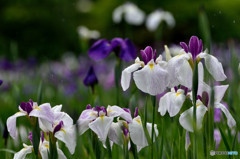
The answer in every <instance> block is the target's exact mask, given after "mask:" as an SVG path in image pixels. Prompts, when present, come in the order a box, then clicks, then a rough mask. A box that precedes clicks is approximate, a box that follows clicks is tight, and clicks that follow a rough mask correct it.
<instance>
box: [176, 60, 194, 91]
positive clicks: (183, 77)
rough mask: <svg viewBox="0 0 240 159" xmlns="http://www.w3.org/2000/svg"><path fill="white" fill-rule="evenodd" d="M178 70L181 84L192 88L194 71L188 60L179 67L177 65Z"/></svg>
mask: <svg viewBox="0 0 240 159" xmlns="http://www.w3.org/2000/svg"><path fill="white" fill-rule="evenodd" d="M176 72H177V79H178V81H179V84H181V85H183V86H185V87H187V88H189V89H191V88H192V76H193V71H192V68H191V66H190V64H189V63H188V61H187V60H185V61H184V62H183V63H182V64H181V65H180V66H179V67H177V68H176Z"/></svg>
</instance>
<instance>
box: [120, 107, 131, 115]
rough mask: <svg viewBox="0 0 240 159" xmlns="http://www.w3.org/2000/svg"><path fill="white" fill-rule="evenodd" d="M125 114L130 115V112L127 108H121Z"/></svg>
mask: <svg viewBox="0 0 240 159" xmlns="http://www.w3.org/2000/svg"><path fill="white" fill-rule="evenodd" d="M122 109H123V110H124V111H125V112H128V113H129V114H131V111H130V109H128V108H122Z"/></svg>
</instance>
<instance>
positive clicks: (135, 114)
mask: <svg viewBox="0 0 240 159" xmlns="http://www.w3.org/2000/svg"><path fill="white" fill-rule="evenodd" d="M137 116H138V107H136V108H135V113H134V117H135V118H136V117H137Z"/></svg>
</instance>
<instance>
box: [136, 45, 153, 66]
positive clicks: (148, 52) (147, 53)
mask: <svg viewBox="0 0 240 159" xmlns="http://www.w3.org/2000/svg"><path fill="white" fill-rule="evenodd" d="M140 54H141V56H142V59H143V61H144V63H145V64H147V63H148V62H149V61H151V60H152V59H153V60H154V61H155V60H156V58H157V51H156V50H154V52H153V49H152V47H151V46H147V47H146V48H145V49H144V50H140Z"/></svg>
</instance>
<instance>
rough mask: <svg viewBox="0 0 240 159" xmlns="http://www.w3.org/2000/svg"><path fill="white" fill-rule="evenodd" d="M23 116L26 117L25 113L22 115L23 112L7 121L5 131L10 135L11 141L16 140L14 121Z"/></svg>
mask: <svg viewBox="0 0 240 159" xmlns="http://www.w3.org/2000/svg"><path fill="white" fill-rule="evenodd" d="M25 115H26V113H24V112H17V113H15V114H14V115H12V116H10V117H9V118H8V119H7V129H8V132H9V133H10V136H11V137H12V138H13V139H16V137H17V130H16V129H17V128H16V119H17V117H20V116H25Z"/></svg>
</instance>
